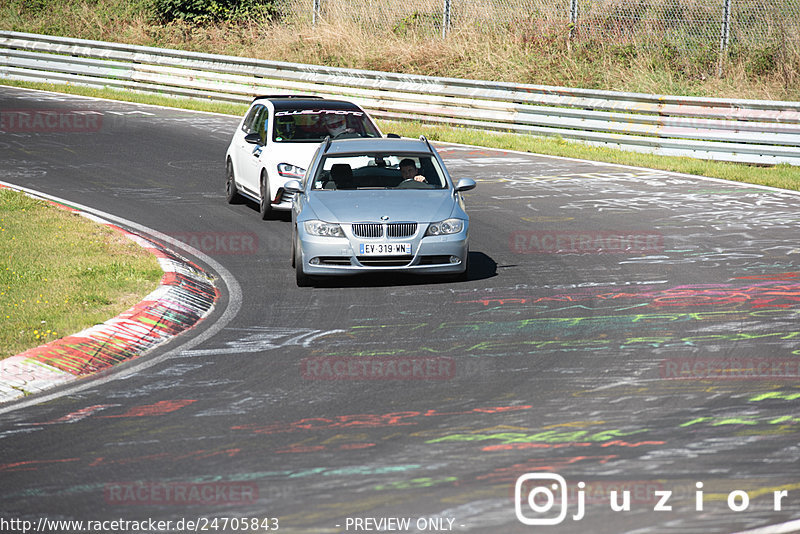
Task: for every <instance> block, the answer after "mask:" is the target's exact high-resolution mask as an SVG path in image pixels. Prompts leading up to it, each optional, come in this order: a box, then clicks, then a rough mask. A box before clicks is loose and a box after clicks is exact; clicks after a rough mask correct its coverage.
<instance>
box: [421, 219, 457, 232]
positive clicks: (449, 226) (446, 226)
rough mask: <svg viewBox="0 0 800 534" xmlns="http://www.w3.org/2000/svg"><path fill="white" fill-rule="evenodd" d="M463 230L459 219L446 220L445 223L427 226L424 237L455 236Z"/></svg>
mask: <svg viewBox="0 0 800 534" xmlns="http://www.w3.org/2000/svg"><path fill="white" fill-rule="evenodd" d="M463 229H464V221H462V220H461V219H447V220H446V221H441V222H435V223H431V224H430V225H428V230H427V231H426V232H425V235H426V236H427V235H448V234H457V233H459V232H460V231H461V230H463Z"/></svg>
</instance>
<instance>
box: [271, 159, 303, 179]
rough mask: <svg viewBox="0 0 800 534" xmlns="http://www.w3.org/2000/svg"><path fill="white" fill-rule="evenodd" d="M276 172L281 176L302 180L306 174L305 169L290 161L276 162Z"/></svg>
mask: <svg viewBox="0 0 800 534" xmlns="http://www.w3.org/2000/svg"><path fill="white" fill-rule="evenodd" d="M278 174H280V175H281V176H282V177H283V178H292V179H295V180H302V179H303V176H305V174H306V170H305V169H304V168H302V167H298V166H297V165H292V164H291V163H278Z"/></svg>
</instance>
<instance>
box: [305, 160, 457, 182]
mask: <svg viewBox="0 0 800 534" xmlns="http://www.w3.org/2000/svg"><path fill="white" fill-rule="evenodd" d="M313 180H314V181H313V183H312V185H311V188H312V189H313V190H341V189H447V180H446V179H445V177H444V173H443V172H442V169H441V167H440V166H439V162H438V161H437V160H436V158H435V157H434V156H433V155H432V154H403V153H396V154H395V153H392V154H386V153H379V154H343V155H328V156H326V157H325V158H324V159H323V160H322V162H321V164H320V165H319V167H318V170H317V172H316V174H315V176H314V177H313Z"/></svg>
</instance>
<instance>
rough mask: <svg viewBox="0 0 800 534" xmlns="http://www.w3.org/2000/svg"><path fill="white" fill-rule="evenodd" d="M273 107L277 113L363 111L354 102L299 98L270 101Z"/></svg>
mask: <svg viewBox="0 0 800 534" xmlns="http://www.w3.org/2000/svg"><path fill="white" fill-rule="evenodd" d="M269 100H270V102H272V105H273V106H275V111H288V110H302V109H332V110H339V109H342V110H352V111H362V110H361V108H359V107H358V106H356V105H355V104H353V103H352V102H345V101H344V100H323V99H319V100H317V99H313V100H312V99H308V100H301V99H297V98H286V99H280V98H279V99H272V98H271V99H269Z"/></svg>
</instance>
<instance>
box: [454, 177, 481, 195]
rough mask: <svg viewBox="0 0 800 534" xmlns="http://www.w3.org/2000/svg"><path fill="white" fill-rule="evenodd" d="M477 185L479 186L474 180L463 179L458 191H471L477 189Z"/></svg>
mask: <svg viewBox="0 0 800 534" xmlns="http://www.w3.org/2000/svg"><path fill="white" fill-rule="evenodd" d="M476 185H478V184H476V183H475V180H473V179H472V178H462V179H460V180H459V181H458V183H457V184H456V191H458V192H461V191H469V190H470V189H475V186H476Z"/></svg>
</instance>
